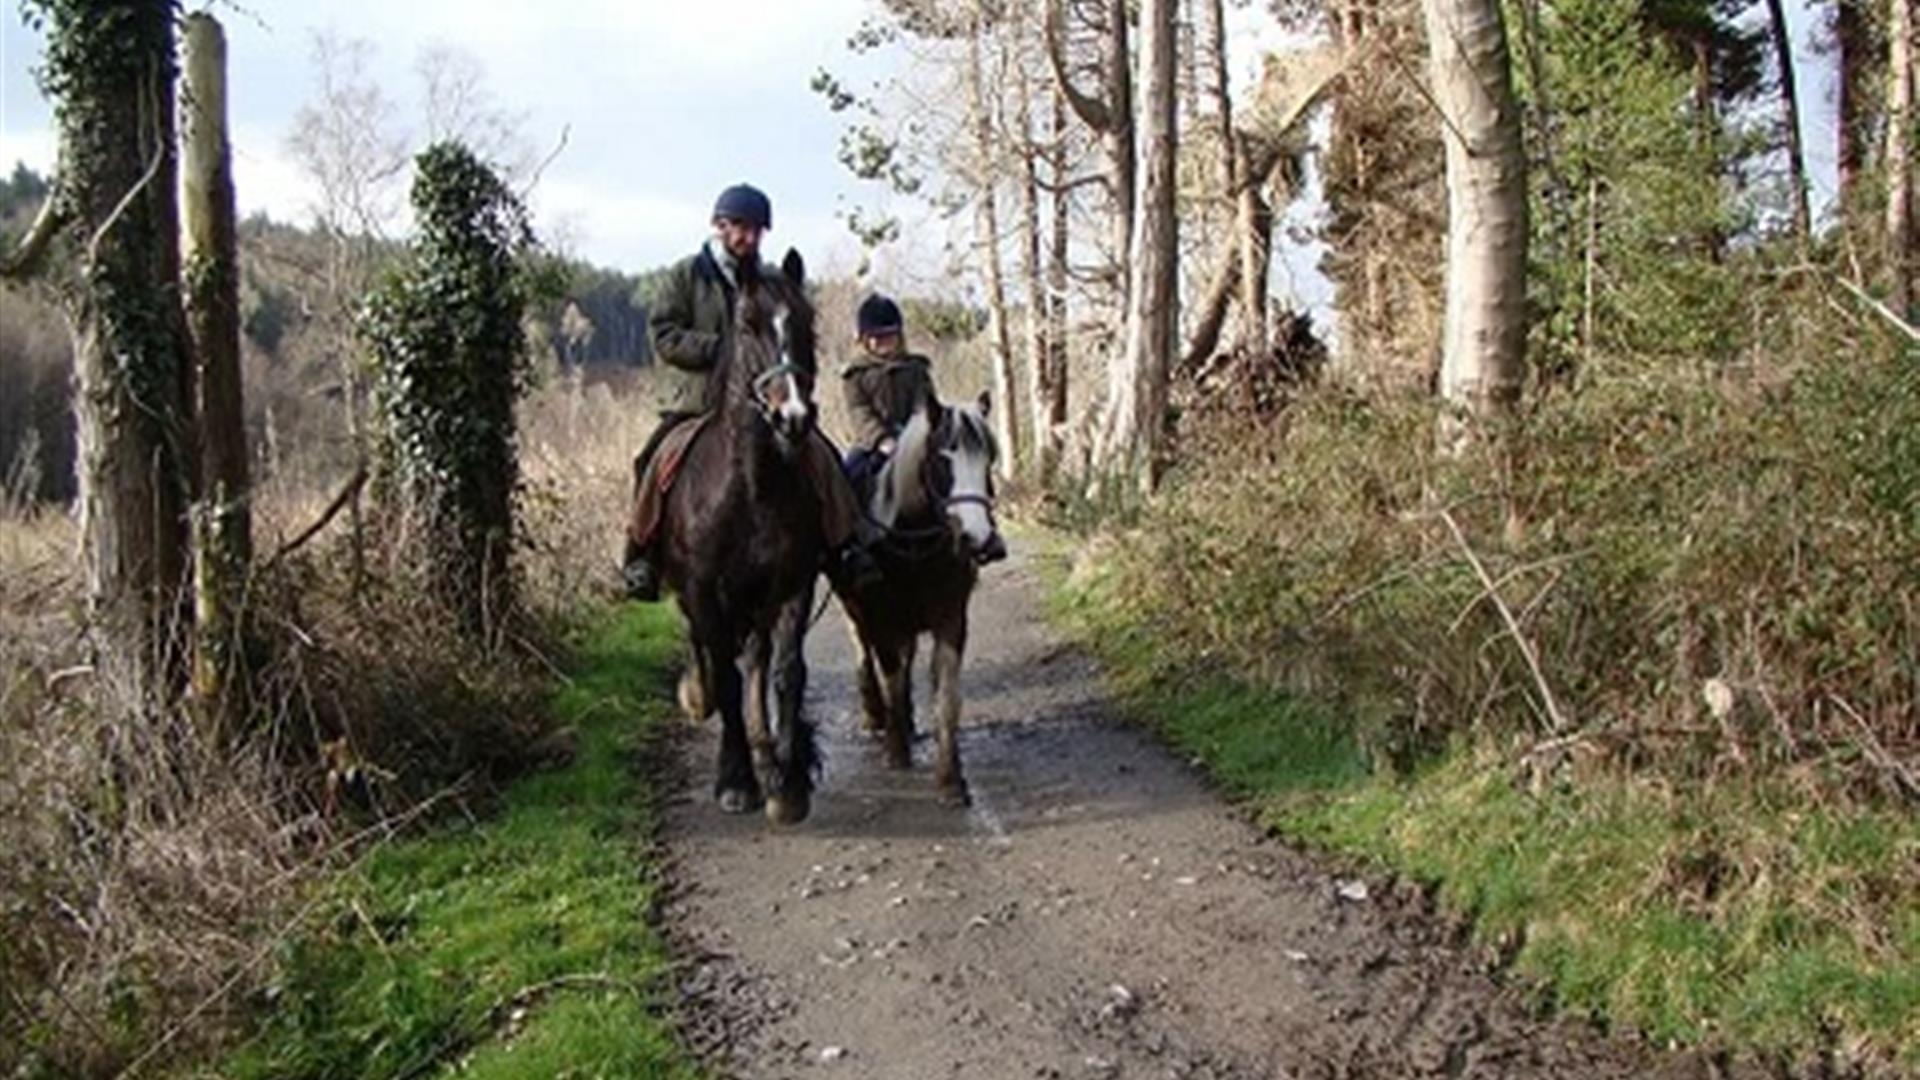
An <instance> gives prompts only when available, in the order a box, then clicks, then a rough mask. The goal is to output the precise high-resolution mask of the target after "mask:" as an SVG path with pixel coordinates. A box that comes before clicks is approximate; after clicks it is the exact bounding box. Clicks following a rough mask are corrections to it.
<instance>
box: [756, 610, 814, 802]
mask: <svg viewBox="0 0 1920 1080" xmlns="http://www.w3.org/2000/svg"><path fill="white" fill-rule="evenodd" d="M812 611H813V589H812V588H811V587H809V588H807V589H806V590H804V591H803V592H802V594H801V595H800V597H799V598H797V599H796V600H794V601H793V602H791V603H789V604H788V605H787V606H786V607H784V608H782V609H781V611H780V620H779V622H778V623H777V624H775V626H774V629H773V702H774V722H775V724H776V725H777V727H776V730H775V732H774V745H775V747H776V749H777V753H778V757H779V760H780V786H779V787H778V789H776V790H775V791H769V792H768V795H767V818H768V820H770V821H772V822H773V823H774V824H776V825H798V824H799V823H800V822H802V821H805V820H806V819H807V815H808V814H810V813H812V811H813V773H814V770H815V768H817V767H818V765H819V761H820V748H819V745H818V744H817V743H816V742H815V740H814V732H813V725H812V724H811V723H809V722H808V721H807V717H806V712H805V709H804V705H805V702H806V696H807V658H806V652H805V648H806V635H807V620H808V618H809V617H810V616H811V614H812Z"/></svg>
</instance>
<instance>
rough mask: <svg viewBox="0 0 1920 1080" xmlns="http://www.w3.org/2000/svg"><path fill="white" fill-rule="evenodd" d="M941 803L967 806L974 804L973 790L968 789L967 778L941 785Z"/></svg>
mask: <svg viewBox="0 0 1920 1080" xmlns="http://www.w3.org/2000/svg"><path fill="white" fill-rule="evenodd" d="M940 805H942V806H952V807H956V808H958V807H966V806H972V805H973V792H972V791H970V790H968V788H967V782H966V781H965V780H956V781H953V782H952V783H943V784H941V785H940Z"/></svg>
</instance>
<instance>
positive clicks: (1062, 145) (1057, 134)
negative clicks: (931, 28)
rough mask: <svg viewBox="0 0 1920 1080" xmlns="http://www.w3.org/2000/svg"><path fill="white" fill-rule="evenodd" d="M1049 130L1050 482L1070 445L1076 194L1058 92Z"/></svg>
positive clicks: (1045, 462) (1043, 451) (1046, 460)
mask: <svg viewBox="0 0 1920 1080" xmlns="http://www.w3.org/2000/svg"><path fill="white" fill-rule="evenodd" d="M1050 115H1051V121H1052V122H1051V124H1050V125H1049V126H1048V128H1047V136H1048V138H1049V139H1051V140H1052V145H1051V147H1050V155H1049V158H1048V162H1047V173H1048V176H1049V177H1050V178H1051V179H1052V181H1053V184H1054V192H1053V203H1052V209H1053V229H1052V235H1051V236H1050V237H1049V239H1048V244H1047V419H1046V424H1045V426H1044V427H1042V428H1041V432H1042V434H1041V436H1040V440H1041V444H1040V478H1041V480H1042V482H1045V483H1051V482H1052V481H1053V480H1054V478H1055V475H1056V474H1057V471H1058V469H1059V466H1060V460H1061V458H1062V457H1063V456H1064V455H1065V453H1066V448H1067V319H1068V315H1069V312H1068V310H1067V260H1068V257H1069V255H1070V254H1071V253H1072V236H1073V234H1072V222H1073V216H1072V211H1073V197H1072V196H1071V195H1069V194H1068V192H1067V104H1066V101H1065V99H1063V98H1062V97H1060V95H1058V94H1056V95H1054V98H1053V111H1052V113H1051V114H1050Z"/></svg>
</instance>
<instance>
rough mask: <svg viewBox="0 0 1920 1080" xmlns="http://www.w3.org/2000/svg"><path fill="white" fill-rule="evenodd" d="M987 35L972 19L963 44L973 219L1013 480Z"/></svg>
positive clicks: (1004, 470)
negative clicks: (974, 161) (973, 163)
mask: <svg viewBox="0 0 1920 1080" xmlns="http://www.w3.org/2000/svg"><path fill="white" fill-rule="evenodd" d="M986 32H987V26H986V20H985V19H984V18H979V17H976V19H975V21H974V25H973V33H972V35H971V36H970V37H969V38H968V41H967V109H968V112H969V113H971V114H972V115H971V116H969V117H968V119H969V121H970V122H971V126H972V128H973V141H974V150H975V152H976V153H977V154H978V155H979V164H978V169H979V173H978V177H977V181H976V182H977V183H978V185H979V190H978V191H977V192H976V193H975V202H974V216H975V223H976V227H977V228H979V230H980V242H981V244H982V245H984V247H985V250H984V251H983V252H982V253H981V254H982V255H983V256H984V258H985V262H986V272H987V342H988V344H989V345H990V346H991V347H992V349H993V397H994V400H995V401H997V402H999V407H998V408H996V409H994V410H993V411H992V413H991V415H992V417H993V424H994V435H995V437H996V438H998V439H999V440H1000V459H999V461H1000V464H999V472H1000V476H1001V478H1002V479H1008V478H1011V477H1012V475H1013V473H1014V470H1015V467H1016V465H1017V463H1018V462H1019V460H1020V407H1019V404H1018V398H1017V397H1016V396H1015V383H1014V378H1013V346H1012V343H1011V341H1009V336H1008V332H1007V290H1006V282H1005V276H1004V274H1003V273H1002V270H1001V266H1000V207H999V201H998V199H997V198H996V196H995V183H996V179H997V176H996V174H997V172H998V170H997V169H996V168H995V166H994V157H995V154H994V144H993V119H992V117H990V116H989V115H988V114H987V102H986V94H985V93H984V92H983V90H982V86H981V84H982V82H983V81H984V79H985V75H984V73H983V72H982V70H981V67H982V58H981V55H980V53H981V45H982V41H981V39H982V38H983V37H985V35H986Z"/></svg>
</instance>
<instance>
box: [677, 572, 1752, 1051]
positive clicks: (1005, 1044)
mask: <svg viewBox="0 0 1920 1080" xmlns="http://www.w3.org/2000/svg"><path fill="white" fill-rule="evenodd" d="M1043 593H1044V585H1043V583H1042V582H1041V581H1040V579H1039V575H1038V574H1037V573H1036V572H1035V568H1034V567H1033V566H1032V565H1031V564H1030V563H1029V562H1027V561H1024V560H1022V559H1021V558H1019V557H1017V556H1016V558H1015V559H1013V560H1012V561H1011V562H1009V563H1005V564H1000V565H997V566H994V567H991V568H989V569H988V570H987V571H986V572H985V574H984V580H983V583H982V588H981V591H980V592H979V593H978V594H977V595H976V596H975V598H974V606H973V633H972V639H973V640H972V649H971V651H970V655H969V656H968V663H967V669H966V673H965V676H964V679H963V685H964V686H965V688H966V691H967V693H966V698H967V701H966V716H965V731H964V734H963V736H962V747H963V753H964V755H965V761H966V767H967V772H968V777H969V779H970V781H971V782H972V785H973V792H974V795H975V805H974V806H973V807H972V809H970V810H964V811H963V810H954V809H950V808H946V807H943V806H941V805H940V803H939V802H938V800H937V799H936V798H935V795H934V792H933V785H932V779H931V776H930V773H929V770H928V767H927V765H926V759H927V756H928V754H929V752H930V749H931V747H930V746H929V745H928V744H926V743H925V742H923V743H922V744H920V745H919V746H916V748H915V751H916V767H915V769H914V770H913V771H911V772H905V773H901V772H894V771H890V770H888V769H887V768H886V767H885V765H884V763H883V762H882V761H881V760H880V755H879V752H878V748H877V747H876V746H873V745H871V744H869V742H868V741H867V739H866V738H865V737H864V736H863V735H861V734H860V732H859V730H858V724H857V721H856V717H855V715H854V710H855V708H856V695H855V691H854V686H853V682H852V672H851V668H850V663H851V656H852V654H851V651H850V648H849V645H848V641H847V634H846V631H845V628H844V625H843V623H842V620H840V619H839V617H838V615H837V613H829V614H828V616H827V617H826V618H825V619H822V620H821V622H820V625H819V626H818V627H816V628H815V630H814V632H813V634H812V636H811V639H810V641H809V643H808V652H809V656H810V658H811V662H812V665H813V678H812V685H811V687H810V689H809V702H808V705H809V708H810V710H811V715H812V716H813V717H814V718H815V719H816V720H817V721H818V722H819V723H820V724H821V726H822V728H823V733H822V734H823V742H824V744H825V748H826V753H827V765H826V772H825V778H824V782H823V790H822V792H821V793H820V795H819V797H817V799H816V801H815V806H814V816H813V818H812V820H810V821H809V822H807V823H806V824H805V825H802V826H800V827H798V828H796V829H788V830H778V831H776V830H775V829H774V828H772V827H771V826H769V825H767V824H766V822H765V820H764V819H763V818H762V817H761V816H760V815H757V814H755V815H747V816H742V817H728V816H725V815H723V814H721V813H720V812H719V810H718V809H717V808H716V807H715V805H714V804H713V802H712V800H711V798H710V797H709V796H708V794H707V793H708V792H709V791H710V790H711V785H712V756H713V750H714V739H715V733H714V732H713V731H712V730H711V729H705V730H697V731H696V730H689V731H688V732H687V733H686V737H685V738H683V739H682V740H681V747H680V752H679V754H678V758H679V760H680V761H681V763H682V766H683V768H682V770H681V789H680V791H679V793H678V794H677V795H675V796H674V797H672V798H671V799H670V800H669V803H668V805H667V807H666V815H665V817H666V823H665V840H666V851H667V857H668V863H669V868H670V869H669V873H670V875H671V878H672V888H671V890H670V899H669V901H668V904H667V911H666V918H667V923H668V927H669V930H670V932H671V933H672V934H673V936H674V937H675V939H676V941H677V942H678V944H679V948H680V953H681V956H682V962H683V965H684V966H683V968H682V974H681V979H680V991H681V994H682V998H683V1001H682V1020H683V1028H684V1031H685V1034H686V1036H687V1038H688V1039H689V1040H690V1041H691V1042H692V1043H693V1044H694V1045H695V1047H696V1048H697V1049H698V1050H699V1051H700V1052H701V1053H702V1054H703V1055H705V1057H706V1058H707V1060H708V1061H709V1062H710V1063H711V1064H712V1065H713V1067H714V1068H715V1069H716V1070H718V1071H719V1072H721V1073H722V1074H724V1075H729V1076H739V1077H755V1078H758V1077H814V1076H821V1077H826V1076H833V1077H848V1078H855V1077H858V1078H875V1080H878V1078H887V1080H916V1078H935V1077H981V1078H1001V1077H1005V1078H1033V1077H1093V1078H1102V1077H1195V1078H1200V1077H1214V1078H1228V1077H1233V1078H1241V1077H1248V1078H1252V1077H1260V1078H1267V1077H1274V1078H1279V1077H1299V1078H1334V1077H1381V1078H1387V1077H1395V1078H1397V1077H1420V1076H1458V1077H1541V1078H1546V1077H1553V1078H1587V1077H1619V1078H1626V1077H1672V1078H1681V1077H1686V1078H1694V1077H1699V1078H1706V1077H1721V1076H1743V1077H1744V1076H1748V1075H1755V1076H1757V1075H1759V1074H1758V1073H1748V1072H1746V1071H1744V1070H1731V1069H1728V1068H1726V1067H1725V1066H1723V1065H1722V1064H1720V1063H1718V1062H1716V1061H1714V1060H1711V1059H1707V1058H1703V1057H1698V1056H1686V1057H1675V1056H1664V1055H1654V1054H1651V1053H1650V1052H1648V1051H1646V1050H1645V1049H1643V1048H1641V1047H1639V1046H1638V1045H1635V1044H1633V1043H1630V1042H1625V1041H1621V1040H1617V1039H1616V1040H1610V1039H1608V1038H1606V1037H1605V1036H1603V1035H1601V1034H1599V1033H1597V1032H1595V1031H1594V1030H1593V1029H1592V1028H1590V1027H1588V1026H1585V1025H1581V1024H1576V1023H1564V1022H1562V1023H1554V1022H1545V1021H1542V1020H1540V1019H1538V1018H1536V1016H1535V1015H1534V1014H1533V1012H1532V1011H1530V1010H1529V1008H1528V1007H1527V1005H1526V1003H1525V1002H1524V1000H1523V999H1522V998H1521V997H1520V996H1519V995H1518V994H1516V993H1514V992H1512V991H1509V990H1505V989H1502V988H1501V987H1500V986H1499V985H1498V984H1497V983H1496V982H1495V981H1494V980H1493V979H1491V978H1489V977H1488V976H1487V975H1486V974H1484V972H1483V971H1482V970H1481V968H1480V967H1479V966H1478V965H1477V964H1476V962H1475V960H1474V959H1473V957H1472V956H1471V954H1470V953H1468V952H1467V951H1465V950H1462V949H1461V948H1459V947H1458V945H1457V943H1455V942H1453V941H1451V940H1449V935H1448V932H1447V930H1446V929H1445V927H1444V926H1443V925H1442V924H1441V923H1440V922H1439V921H1437V920H1435V919H1434V918H1432V917H1431V916H1430V915H1429V914H1428V913H1427V912H1426V911H1425V907H1424V904H1423V902H1422V900H1421V898H1420V897H1419V896H1417V895H1415V894H1414V893H1413V891H1412V890H1408V889H1394V888H1389V887H1384V886H1381V885H1379V884H1378V883H1374V884H1372V885H1371V886H1369V885H1368V884H1367V883H1364V882H1358V881H1349V880H1346V879H1343V878H1341V877H1339V876H1338V875H1337V874H1335V873H1334V872H1332V871H1331V870H1329V869H1328V868H1327V867H1326V866H1324V865H1322V864H1321V863H1320V862H1319V861H1317V860H1316V859H1314V858H1313V857H1310V856H1307V855H1304V854H1301V853H1299V852H1296V851H1293V850H1290V849H1289V848H1287V847H1285V846H1283V845H1281V844H1277V843H1275V842H1273V841H1271V840H1269V839H1267V838H1266V837H1264V836H1263V835H1262V834H1261V832H1260V831H1259V830H1257V829H1256V828H1254V827H1253V826H1252V825H1250V824H1249V823H1248V822H1246V821H1245V820H1244V819H1243V818H1242V817H1241V816H1240V815H1238V814H1236V813H1235V812H1234V811H1233V810H1232V809H1231V808H1229V807H1227V806H1226V805H1224V804H1223V803H1222V802H1221V800H1220V799H1219V798H1218V797H1217V796H1216V795H1214V794H1213V793H1212V792H1211V791H1210V790H1209V789H1208V787H1207V785H1206V784H1205V783H1204V781H1203V780H1202V778H1201V777H1200V776H1198V775H1197V774H1196V772H1195V771H1194V770H1193V769H1191V768H1190V767H1189V766H1188V765H1187V764H1185V763H1183V762H1181V761H1179V760H1177V759H1176V758H1174V757H1173V756H1171V755H1170V754H1169V753H1168V752H1167V751H1166V750H1164V749H1163V748H1162V747H1160V746H1159V745H1158V744H1157V743H1156V742H1154V740H1153V739H1152V738H1151V737H1149V736H1147V735H1145V734H1143V733H1142V732H1140V731H1139V730H1138V729H1136V728H1134V727H1131V726H1128V725H1127V724H1125V723H1123V722H1121V721H1120V720H1119V719H1118V718H1117V717H1116V716H1115V715H1114V713H1113V711H1112V710H1111V709H1110V708H1109V706H1108V705H1107V704H1106V703H1105V702H1104V700H1103V698H1102V691H1101V686H1100V680H1099V677H1098V672H1097V670H1096V668H1095V667H1094V665H1093V664H1092V662H1091V661H1089V660H1088V659H1086V658H1085V657H1084V656H1082V655H1081V654H1079V653H1077V652H1076V651H1074V650H1072V649H1070V648H1068V647H1066V646H1065V645H1063V644H1062V643H1061V642H1060V641H1059V640H1058V639H1057V638H1056V637H1055V636H1054V635H1053V634H1052V633H1051V631H1050V629H1049V628H1048V626H1047V625H1046V623H1045V622H1044V620H1043V619H1042V617H1041V616H1040V614H1039V612H1038V610H1037V605H1038V598H1039V597H1040V596H1041V595H1043ZM925 652H926V650H924V649H923V650H922V660H921V663H920V665H919V666H920V668H921V675H922V683H923V687H922V694H921V697H922V700H923V701H924V699H925V693H924V671H925V658H924V657H925ZM921 715H922V716H923V718H924V717H926V716H928V715H930V714H929V713H928V712H927V711H926V710H924V709H923V710H922V714H921ZM923 723H924V720H923Z"/></svg>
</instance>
